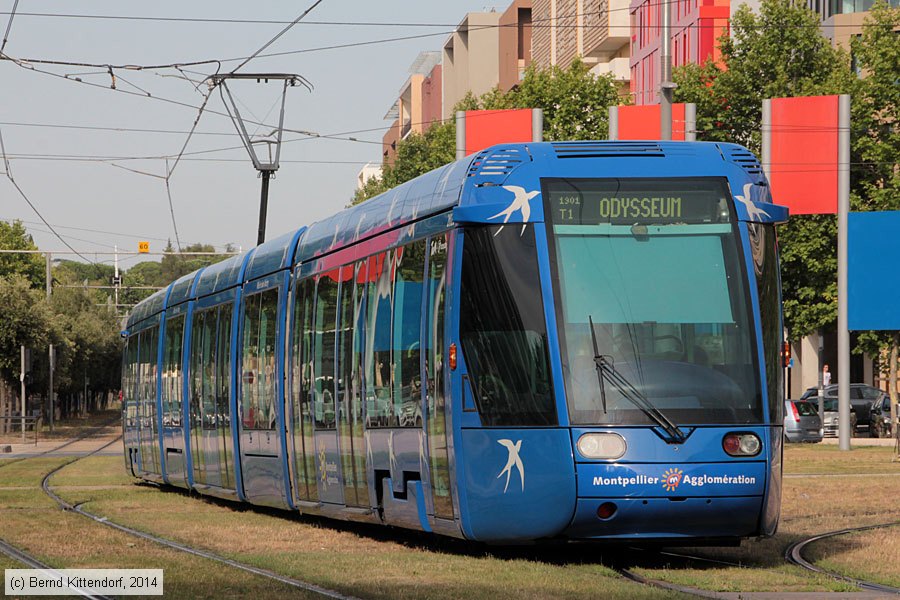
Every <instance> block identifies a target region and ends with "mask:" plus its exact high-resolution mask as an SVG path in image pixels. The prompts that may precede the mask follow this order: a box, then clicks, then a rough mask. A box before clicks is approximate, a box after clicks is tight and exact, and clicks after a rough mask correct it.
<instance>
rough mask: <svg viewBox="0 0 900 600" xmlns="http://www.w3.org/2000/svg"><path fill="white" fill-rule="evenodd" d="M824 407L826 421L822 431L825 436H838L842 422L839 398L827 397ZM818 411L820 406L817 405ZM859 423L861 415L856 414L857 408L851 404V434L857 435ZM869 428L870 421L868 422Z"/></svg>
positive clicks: (852, 435)
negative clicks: (839, 415) (839, 413)
mask: <svg viewBox="0 0 900 600" xmlns="http://www.w3.org/2000/svg"><path fill="white" fill-rule="evenodd" d="M823 408H824V409H825V414H824V417H825V418H824V422H823V423H822V432H823V433H824V434H825V437H837V435H838V425H839V423H840V420H839V417H838V400H837V398H825V403H824V406H823ZM816 410H817V411H818V410H819V409H818V407H816ZM858 423H859V417H858V415H857V414H856V409H855V408H853V406H850V436H851V437H856V433H857V424H858ZM866 426H867V428H868V423H867V424H866Z"/></svg>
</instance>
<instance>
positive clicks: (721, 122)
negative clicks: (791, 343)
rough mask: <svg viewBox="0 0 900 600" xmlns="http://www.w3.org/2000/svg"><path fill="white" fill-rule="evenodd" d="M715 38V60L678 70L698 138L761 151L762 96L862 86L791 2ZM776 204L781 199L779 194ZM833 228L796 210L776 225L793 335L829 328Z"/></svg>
mask: <svg viewBox="0 0 900 600" xmlns="http://www.w3.org/2000/svg"><path fill="white" fill-rule="evenodd" d="M731 30H732V33H731V36H730V37H729V36H727V35H725V36H723V37H722V38H721V39H720V41H719V42H720V46H721V49H722V59H721V62H720V63H715V62H713V61H708V62H706V63H705V64H703V65H688V66H685V67H681V68H679V69H677V70H676V72H675V81H676V83H677V84H678V88H677V89H676V92H675V99H676V100H677V101H679V102H694V103H696V104H697V130H698V132H697V137H698V139H702V140H709V141H726V142H735V143H738V144H742V145H744V146H747V147H748V148H750V149H751V150H753V151H754V152H757V153H758V152H759V151H760V143H761V135H760V131H761V125H762V101H763V100H764V99H766V98H782V97H792V96H810V95H822V94H844V93H852V92H854V91H855V90H856V89H857V86H858V85H859V84H858V82H857V80H856V77H855V76H854V74H853V72H852V71H851V70H850V59H849V56H848V55H847V54H846V52H844V51H842V50H840V49H834V48H832V46H831V44H830V42H829V41H828V40H827V39H826V38H824V37H822V35H821V34H820V33H819V20H818V16H817V15H816V14H815V13H814V12H812V11H810V10H809V9H807V8H806V7H805V5H802V4H798V3H794V2H790V1H789V0H763V2H762V3H761V4H760V7H759V13H758V14H757V13H754V12H752V11H751V10H750V9H749V8H748V7H747V6H746V5H744V6H742V7H741V8H740V9H738V11H737V12H736V13H735V16H734V18H733V19H732V23H731ZM775 201H776V202H777V201H778V199H777V198H776V199H775ZM836 237H837V228H836V222H835V217H834V216H833V215H809V216H806V215H801V216H793V217H791V220H790V222H789V223H788V224H787V225H785V226H783V227H781V228H780V229H779V242H780V249H781V269H782V270H781V273H782V285H783V292H784V316H785V324H786V326H787V328H788V331H789V336H790V338H791V339H799V338H801V337H803V336H805V335H808V334H810V333H812V332H813V331H816V330H817V329H821V328H830V327H834V323H835V320H836V318H837V285H836V270H837V254H836Z"/></svg>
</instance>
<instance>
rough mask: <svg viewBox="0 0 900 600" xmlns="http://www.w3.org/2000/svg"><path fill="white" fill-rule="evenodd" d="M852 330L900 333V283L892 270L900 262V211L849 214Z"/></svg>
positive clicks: (850, 322) (850, 325)
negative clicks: (899, 237)
mask: <svg viewBox="0 0 900 600" xmlns="http://www.w3.org/2000/svg"><path fill="white" fill-rule="evenodd" d="M848 229H849V230H848V232H847V235H848V241H847V251H848V255H849V264H848V269H847V275H848V281H847V285H848V288H849V289H848V294H847V301H848V304H849V306H848V308H849V315H848V320H849V328H850V329H851V330H854V331H867V330H870V329H872V330H900V279H898V278H897V277H893V276H892V275H890V274H889V271H890V269H889V267H890V266H891V265H896V264H898V261H900V244H897V232H898V231H900V211H891V212H860V213H850V221H849V228H848Z"/></svg>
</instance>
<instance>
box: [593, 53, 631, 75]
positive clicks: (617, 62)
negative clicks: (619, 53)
mask: <svg viewBox="0 0 900 600" xmlns="http://www.w3.org/2000/svg"><path fill="white" fill-rule="evenodd" d="M591 73H593V74H594V75H606V74H607V73H612V76H613V79H615V80H616V81H630V80H631V68H630V67H629V65H628V59H627V58H624V57H622V58H614V59H612V60H611V61H609V62H601V63H597V64H596V65H594V67H593V68H592V69H591Z"/></svg>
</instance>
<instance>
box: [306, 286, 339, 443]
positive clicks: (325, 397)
mask: <svg viewBox="0 0 900 600" xmlns="http://www.w3.org/2000/svg"><path fill="white" fill-rule="evenodd" d="M339 278H340V269H335V270H334V271H329V272H328V273H325V274H323V275H320V276H319V277H318V280H319V281H318V286H316V313H315V323H314V325H313V336H314V339H313V348H314V351H313V382H312V388H313V416H314V417H315V422H316V429H333V428H334V427H335V404H334V360H335V357H334V354H335V350H336V348H335V345H336V340H335V333H336V327H337V325H336V323H335V319H336V318H337V303H338V279H339Z"/></svg>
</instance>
